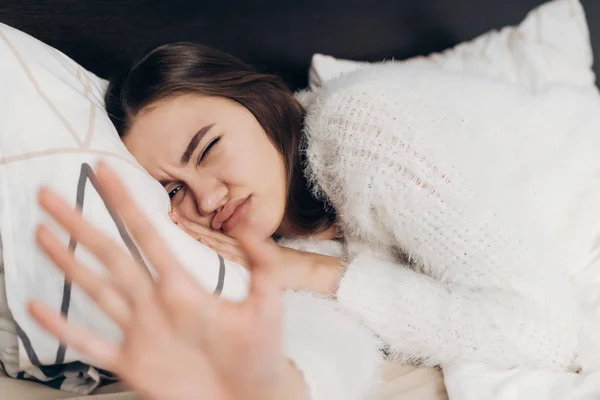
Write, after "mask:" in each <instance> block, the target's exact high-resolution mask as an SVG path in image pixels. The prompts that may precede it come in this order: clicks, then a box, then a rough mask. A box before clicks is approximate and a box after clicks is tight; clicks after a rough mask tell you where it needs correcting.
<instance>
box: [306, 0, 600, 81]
mask: <svg viewBox="0 0 600 400" xmlns="http://www.w3.org/2000/svg"><path fill="white" fill-rule="evenodd" d="M385 62H398V61H394V60H389V61H385ZM401 62H408V63H413V64H421V65H429V66H437V67H439V68H444V69H448V70H453V71H457V72H464V73H468V74H477V75H486V76H491V77H495V78H498V79H501V80H503V81H506V82H511V83H515V84H518V85H522V86H524V87H527V88H529V89H531V90H534V91H535V90H539V89H540V88H541V87H543V86H544V84H545V83H547V82H562V83H566V84H570V85H577V86H581V87H582V88H586V89H591V90H594V91H595V90H596V88H595V86H594V81H595V76H594V72H593V71H592V63H593V52H592V48H591V45H590V37H589V31H588V26H587V21H586V18H585V13H584V10H583V7H582V5H581V3H580V2H579V0H554V1H551V2H548V3H545V4H543V5H540V6H539V7H537V8H535V9H534V10H533V11H531V12H530V13H529V14H528V15H527V17H526V18H525V19H524V20H523V22H521V23H520V24H519V25H518V26H510V27H505V28H503V29H502V30H500V31H490V32H488V33H485V34H483V35H481V36H479V37H477V38H475V39H473V40H471V41H469V42H465V43H461V44H459V45H457V46H456V47H454V48H452V49H448V50H446V51H444V52H442V53H435V54H431V55H429V56H427V57H414V58H410V59H408V60H405V61H401ZM366 65H369V63H367V62H360V61H351V60H343V59H336V58H334V57H332V56H329V55H324V54H315V55H314V56H313V58H312V63H311V67H310V73H309V79H310V88H311V89H312V90H316V89H318V88H319V87H321V86H322V85H324V84H325V83H327V82H328V81H331V80H332V79H334V78H336V77H338V76H340V75H342V74H344V73H347V72H350V71H354V70H356V69H358V68H362V67H364V66H366Z"/></svg>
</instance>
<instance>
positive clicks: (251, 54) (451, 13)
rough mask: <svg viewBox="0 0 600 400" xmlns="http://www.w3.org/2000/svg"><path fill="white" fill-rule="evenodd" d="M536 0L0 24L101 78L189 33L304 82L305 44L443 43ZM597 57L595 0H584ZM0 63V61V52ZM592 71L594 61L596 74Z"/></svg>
mask: <svg viewBox="0 0 600 400" xmlns="http://www.w3.org/2000/svg"><path fill="white" fill-rule="evenodd" d="M541 3H543V0H485V1H483V0H420V1H419V0H307V1H298V0H213V1H206V0H0V22H2V23H6V24H8V25H11V26H14V27H16V28H18V29H21V30H23V31H25V32H27V33H29V34H31V35H33V36H35V37H37V38H39V39H41V40H42V41H44V42H46V43H48V44H50V45H52V46H54V47H56V48H58V49H59V50H61V51H63V52H64V53H66V54H67V55H69V56H70V57H72V58H74V59H75V60H76V61H78V62H79V63H81V64H82V65H83V66H84V67H86V68H88V69H89V70H91V71H94V72H95V73H97V74H98V75H100V76H102V77H105V78H106V77H110V76H113V75H114V74H115V73H116V71H119V70H121V69H123V68H126V67H127V66H128V65H129V63H130V62H131V60H132V59H134V58H135V57H137V56H138V55H139V54H140V53H141V52H143V51H144V50H146V49H148V48H150V47H152V46H155V45H158V44H162V43H166V42H171V41H176V40H191V41H198V42H202V43H205V44H207V45H210V46H213V47H217V48H219V49H221V50H225V51H228V52H230V53H232V54H234V55H236V56H238V57H240V58H242V59H243V60H245V61H247V62H249V63H251V64H253V65H255V66H256V67H258V68H260V69H262V70H264V71H268V72H273V73H277V74H279V75H280V76H282V77H283V78H284V79H285V81H286V82H287V83H288V84H289V85H290V87H292V88H294V89H295V88H299V87H304V86H306V83H307V71H308V66H309V63H310V58H311V55H312V54H313V53H315V52H321V53H326V54H332V55H335V56H338V57H346V58H351V59H357V60H371V61H375V60H381V59H383V58H391V57H395V58H405V57H410V56H414V55H418V54H427V53H430V52H433V51H439V50H443V49H445V48H447V47H450V46H452V45H454V44H456V43H459V42H461V41H464V40H468V39H471V38H473V37H475V36H477V35H479V34H481V33H483V32H485V31H487V30H490V29H493V28H501V27H503V26H505V25H508V24H515V23H518V22H519V21H520V20H521V19H522V18H523V17H524V16H525V15H526V14H527V12H528V11H529V10H531V9H532V8H533V7H535V6H536V5H538V4H541ZM584 6H585V8H586V12H587V15H588V22H589V25H590V29H591V34H592V43H593V45H594V49H595V54H596V56H600V0H584ZM0 61H1V60H0ZM599 72H600V69H599V68H598V65H596V73H597V74H598V73H599Z"/></svg>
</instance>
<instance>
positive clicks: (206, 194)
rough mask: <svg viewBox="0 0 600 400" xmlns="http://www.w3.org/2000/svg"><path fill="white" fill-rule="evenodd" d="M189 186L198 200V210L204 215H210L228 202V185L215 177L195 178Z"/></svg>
mask: <svg viewBox="0 0 600 400" xmlns="http://www.w3.org/2000/svg"><path fill="white" fill-rule="evenodd" d="M188 187H189V188H190V189H191V191H192V194H193V196H194V198H195V200H196V206H197V207H198V212H199V213H200V214H201V215H202V216H203V217H206V216H210V215H211V214H213V213H214V212H215V211H217V210H219V209H221V208H222V207H223V206H224V205H225V203H226V202H227V186H226V185H224V184H223V183H222V182H221V181H219V180H218V179H215V178H214V177H204V178H203V179H195V180H194V181H193V182H191V184H188Z"/></svg>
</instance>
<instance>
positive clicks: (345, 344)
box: [284, 292, 383, 400]
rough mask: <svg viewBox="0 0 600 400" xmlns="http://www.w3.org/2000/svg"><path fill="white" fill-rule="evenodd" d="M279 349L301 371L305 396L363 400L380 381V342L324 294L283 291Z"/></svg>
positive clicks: (324, 398)
mask: <svg viewBox="0 0 600 400" xmlns="http://www.w3.org/2000/svg"><path fill="white" fill-rule="evenodd" d="M284 304H285V313H284V350H285V354H286V355H287V356H288V357H289V359H290V360H292V361H293V362H294V364H295V365H296V367H297V368H298V369H299V370H300V371H301V372H302V374H303V375H304V381H305V382H306V387H307V391H308V394H309V396H310V397H309V398H310V400H366V399H370V398H371V395H372V394H373V391H374V389H375V388H376V387H377V385H378V384H379V383H380V382H381V374H380V373H381V371H380V368H381V366H382V361H383V356H382V354H381V352H380V351H379V348H380V342H379V340H378V339H377V338H376V337H375V336H374V335H373V333H372V332H371V331H369V330H368V329H367V328H366V327H365V326H363V325H362V324H361V323H360V322H359V321H357V319H356V318H355V317H354V316H351V315H348V313H347V311H345V310H343V309H341V308H340V306H339V305H338V304H337V303H335V302H334V301H332V300H331V299H327V298H324V297H317V296H315V295H313V294H311V293H302V292H287V293H286V295H285V302H284Z"/></svg>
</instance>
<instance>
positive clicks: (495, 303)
mask: <svg viewBox="0 0 600 400" xmlns="http://www.w3.org/2000/svg"><path fill="white" fill-rule="evenodd" d="M599 111H600V102H599V100H598V97H597V95H596V94H595V93H592V92H591V91H588V90H580V89H577V88H575V89H573V88H571V87H568V86H562V85H559V84H557V85H548V86H547V87H546V88H545V89H544V90H541V91H539V93H537V94H534V93H533V92H531V91H526V90H524V89H520V88H517V87H515V86H511V85H507V84H503V83H500V82H498V81H493V80H490V79H484V78H475V77H468V76H465V75H459V74H455V73H453V72H445V71H440V70H434V69H427V68H421V69H417V68H413V67H411V66H410V65H397V64H389V65H381V66H373V67H372V68H368V69H364V70H359V71H357V72H353V73H351V74H348V75H346V76H343V77H341V78H339V79H337V80H336V81H334V82H332V83H331V84H330V85H328V86H327V87H326V88H324V89H322V90H321V92H320V93H319V94H318V96H317V97H316V98H315V99H314V101H313V102H312V105H311V106H310V108H309V110H308V117H307V121H306V137H307V143H306V146H307V148H306V151H307V154H308V161H309V168H308V171H307V172H308V175H309V177H310V178H311V180H312V181H313V182H314V183H315V186H316V191H317V194H318V195H322V196H326V197H327V198H328V199H329V200H330V201H331V203H332V205H333V206H334V207H335V209H336V211H337V212H338V216H339V221H340V225H341V229H342V230H343V231H344V233H345V235H346V238H347V239H348V242H349V243H350V247H349V248H350V250H349V251H350V262H349V265H348V269H347V271H346V273H345V275H344V277H343V279H342V281H341V283H340V287H339V290H338V293H337V297H338V300H339V302H340V304H341V305H343V306H344V307H345V308H347V309H348V310H351V311H352V312H353V313H354V314H355V315H357V316H358V317H359V318H360V319H361V320H362V321H364V322H365V323H366V324H367V325H368V326H370V327H371V328H372V329H373V330H374V331H375V332H376V333H377V334H378V335H379V336H380V337H381V338H382V339H383V340H384V341H385V342H387V343H388V344H389V345H390V346H391V348H392V350H393V351H394V353H395V354H396V355H397V356H398V357H399V358H401V359H404V360H415V359H416V360H419V361H421V362H424V363H426V364H439V365H444V366H445V365H450V364H452V363H455V362H464V361H477V362H485V363H488V364H492V365H494V364H495V365H500V366H507V367H512V366H521V367H528V368H532V367H540V368H550V369H554V370H564V369H567V368H568V367H569V366H570V365H571V364H572V363H573V361H574V358H575V355H576V352H577V346H578V343H579V341H578V336H579V335H580V334H581V327H582V325H583V324H582V320H581V317H580V315H581V308H582V307H583V304H584V303H586V302H588V304H589V301H588V300H590V299H589V298H587V299H586V298H584V297H583V296H582V295H581V292H580V293H578V296H576V295H575V293H574V289H573V286H572V284H571V282H570V281H569V279H567V273H570V274H571V276H578V274H581V273H582V271H586V270H585V266H586V265H588V263H589V261H590V257H591V256H592V255H591V253H590V249H591V248H592V247H593V242H594V238H595V237H596V235H597V234H598V232H599V230H598V224H597V222H598V221H600V157H598V152H599V150H600V135H598V134H597V132H600V112H599ZM374 253H379V254H374ZM382 253H383V254H386V256H385V257H382V256H381V254H382ZM403 254H406V256H407V257H403V256H402V255H403ZM404 258H408V262H405V261H404ZM588 272H589V270H588ZM595 276H596V275H595ZM597 276H600V275H597ZM573 279H575V278H573ZM578 289H579V288H578ZM589 317H590V316H589V315H586V321H589ZM588 325H589V324H588ZM595 340H596V345H597V344H598V342H597V339H595ZM599 348H600V347H599ZM582 353H583V351H582V350H581V349H580V354H582Z"/></svg>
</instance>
